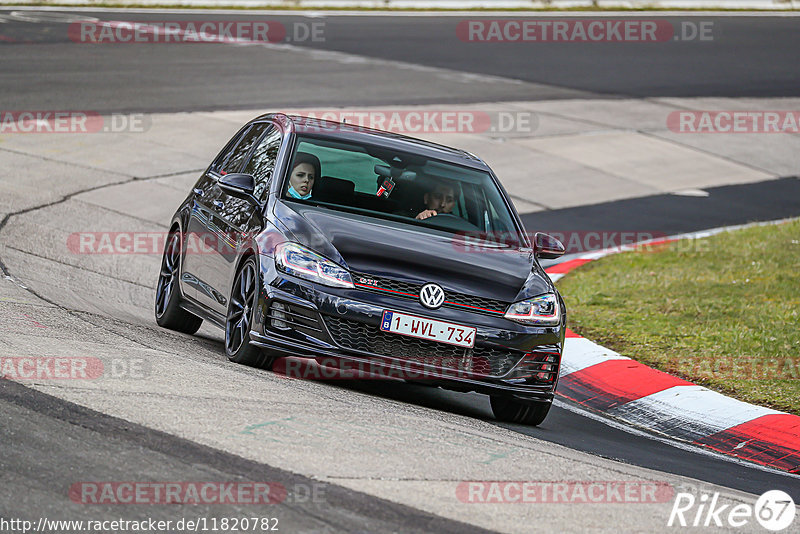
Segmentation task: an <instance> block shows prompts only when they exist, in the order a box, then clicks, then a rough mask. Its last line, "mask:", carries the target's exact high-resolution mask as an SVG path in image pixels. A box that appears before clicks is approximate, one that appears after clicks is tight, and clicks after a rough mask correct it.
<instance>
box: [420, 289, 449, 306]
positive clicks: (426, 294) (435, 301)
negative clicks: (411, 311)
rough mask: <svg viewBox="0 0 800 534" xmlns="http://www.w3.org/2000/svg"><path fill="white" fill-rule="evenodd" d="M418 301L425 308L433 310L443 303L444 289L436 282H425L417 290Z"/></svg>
mask: <svg viewBox="0 0 800 534" xmlns="http://www.w3.org/2000/svg"><path fill="white" fill-rule="evenodd" d="M419 301H420V303H421V304H422V305H423V306H425V307H426V308H430V309H432V310H435V309H436V308H438V307H440V306H441V305H442V304H443V303H444V289H442V287H441V286H440V285H438V284H425V285H424V286H422V289H420V290H419Z"/></svg>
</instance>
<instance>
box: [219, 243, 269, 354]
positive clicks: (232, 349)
mask: <svg viewBox="0 0 800 534" xmlns="http://www.w3.org/2000/svg"><path fill="white" fill-rule="evenodd" d="M256 267H257V265H256V260H255V258H253V257H249V258H247V259H246V260H245V261H244V263H242V266H241V267H240V268H239V272H238V273H236V279H235V281H234V282H233V288H232V289H231V298H230V301H229V302H228V314H227V316H226V317H225V353H226V354H227V355H228V359H229V360H230V361H232V362H236V363H243V364H245V365H250V366H252V367H260V368H262V369H271V368H272V364H273V363H274V362H275V356H274V355H272V354H270V353H268V352H266V351H264V350H262V349H260V348H258V347H255V346H253V345H251V344H250V322H251V321H252V317H253V308H254V306H255V301H256V293H257V288H258V276H257V272H258V271H257V268H256Z"/></svg>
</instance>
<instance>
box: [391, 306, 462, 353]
mask: <svg viewBox="0 0 800 534" xmlns="http://www.w3.org/2000/svg"><path fill="white" fill-rule="evenodd" d="M381 330H383V331H384V332H392V333H394V334H402V335H404V336H411V337H416V338H419V339H428V340H431V341H439V342H441V343H448V344H450V345H457V346H459V347H473V346H475V328H473V327H471V326H461V325H458V324H453V323H448V322H445V321H437V320H435V319H426V318H425V317H418V316H416V315H409V314H407V313H399V312H393V311H384V312H383V317H382V318H381Z"/></svg>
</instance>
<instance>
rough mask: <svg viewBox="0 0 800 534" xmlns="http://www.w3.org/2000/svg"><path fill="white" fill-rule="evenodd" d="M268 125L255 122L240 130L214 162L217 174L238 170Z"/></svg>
mask: <svg viewBox="0 0 800 534" xmlns="http://www.w3.org/2000/svg"><path fill="white" fill-rule="evenodd" d="M268 127H269V124H266V123H257V124H254V125H252V126H250V128H248V129H245V130H242V131H241V132H240V133H239V135H238V136H237V139H236V140H235V142H234V143H230V144H229V147H230V149H229V150H227V151H226V152H225V153H224V154H222V155H221V156H220V157H219V158H218V159H217V161H216V162H215V163H214V166H213V170H214V171H216V172H218V173H219V174H230V173H232V172H238V171H239V169H240V168H241V166H242V163H243V162H244V160H245V158H246V157H247V154H249V153H250V150H251V149H252V148H253V146H255V144H256V143H257V142H258V139H259V137H261V134H262V133H264V130H266V129H267V128H268Z"/></svg>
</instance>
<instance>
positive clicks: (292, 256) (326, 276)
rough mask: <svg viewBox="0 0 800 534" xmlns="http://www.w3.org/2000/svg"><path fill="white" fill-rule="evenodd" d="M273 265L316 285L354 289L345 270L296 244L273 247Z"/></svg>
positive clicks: (351, 280)
mask: <svg viewBox="0 0 800 534" xmlns="http://www.w3.org/2000/svg"><path fill="white" fill-rule="evenodd" d="M275 265H276V267H277V268H278V269H279V270H281V271H284V272H286V273H289V274H293V275H294V276H297V277H298V278H305V279H306V280H311V281H312V282H317V283H318V284H322V285H326V286H335V287H350V288H352V287H354V286H353V279H352V278H351V277H350V273H349V272H348V271H347V269H344V268H343V267H340V266H339V265H337V264H335V263H333V262H332V261H331V260H329V259H327V258H323V257H322V256H320V255H319V254H317V253H316V252H313V251H311V250H309V249H307V248H306V247H304V246H302V245H298V244H297V243H281V244H280V245H278V246H277V247H275Z"/></svg>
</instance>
